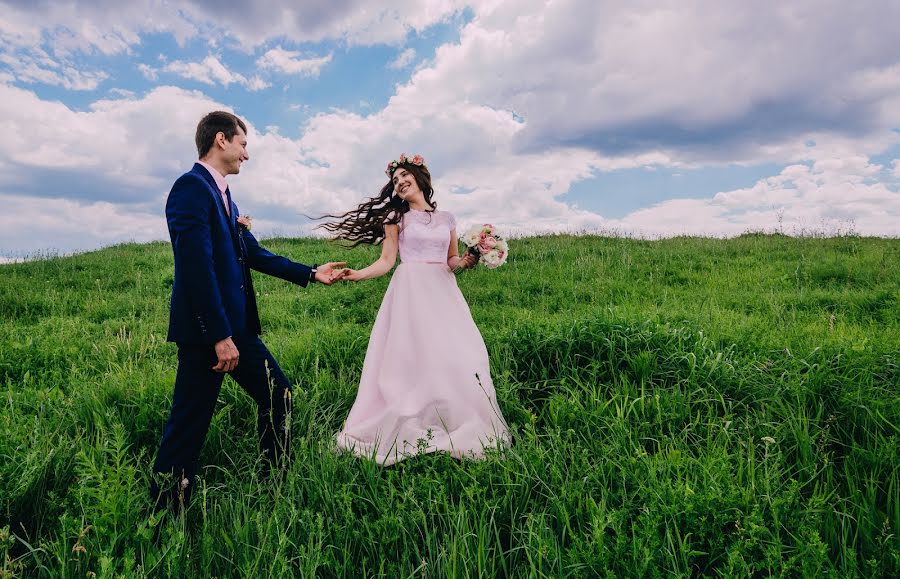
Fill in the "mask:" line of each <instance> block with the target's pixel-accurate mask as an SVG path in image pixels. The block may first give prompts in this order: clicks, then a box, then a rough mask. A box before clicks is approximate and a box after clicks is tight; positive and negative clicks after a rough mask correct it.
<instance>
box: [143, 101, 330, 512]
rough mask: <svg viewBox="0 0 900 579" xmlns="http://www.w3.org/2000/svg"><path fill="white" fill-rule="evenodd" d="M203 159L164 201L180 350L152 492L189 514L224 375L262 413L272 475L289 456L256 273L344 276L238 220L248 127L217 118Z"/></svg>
mask: <svg viewBox="0 0 900 579" xmlns="http://www.w3.org/2000/svg"><path fill="white" fill-rule="evenodd" d="M196 142H197V152H198V154H199V156H200V160H199V161H198V162H197V163H196V164H195V165H194V167H193V168H192V169H191V170H190V171H188V172H187V173H185V174H184V175H182V176H181V177H179V178H178V180H177V181H175V184H174V185H173V186H172V190H171V191H170V192H169V198H168V201H167V202H166V221H167V222H168V225H169V236H170V238H171V240H172V252H173V253H174V257H175V278H174V282H173V284H172V301H171V305H170V310H169V335H168V340H169V341H170V342H175V343H176V344H177V345H178V370H177V373H176V375H175V392H174V395H173V397H172V408H171V410H170V412H169V418H168V420H167V421H166V425H165V428H164V429H163V435H162V441H161V442H160V445H159V451H158V452H157V455H156V461H155V463H154V464H153V478H152V482H151V485H150V493H151V496H152V498H153V500H154V501H155V505H156V509H158V510H162V509H165V508H166V507H167V506H171V508H173V509H174V510H178V509H179V508H180V507H181V506H183V505H186V504H187V502H188V500H189V498H190V494H191V491H192V490H193V486H194V476H195V474H196V472H197V462H198V459H199V456H200V449H201V447H202V446H203V440H204V438H206V432H207V430H208V429H209V423H210V420H211V419H212V414H213V408H215V405H216V399H217V398H218V395H219V390H220V388H221V386H222V380H223V379H224V377H225V374H230V375H231V377H232V378H233V379H234V380H235V382H237V383H238V384H239V385H240V386H241V388H243V389H244V390H245V391H246V392H247V394H249V395H250V396H251V397H252V398H253V400H254V401H255V402H256V404H257V408H258V415H257V433H258V436H259V445H260V448H261V450H262V453H263V455H264V457H265V463H264V464H265V469H266V470H267V471H268V469H269V468H270V466H271V465H272V464H276V465H277V464H278V463H279V462H280V461H281V460H282V454H284V452H285V450H286V449H287V448H288V446H287V442H288V440H287V439H288V436H289V434H290V433H289V432H287V431H286V429H285V418H286V416H287V414H288V413H289V412H290V401H291V384H290V382H288V379H287V378H286V377H285V375H284V373H283V372H282V371H281V368H279V367H278V363H277V362H275V358H273V357H272V354H270V353H269V350H268V349H267V348H266V346H265V344H263V342H262V340H260V339H259V334H260V332H261V328H260V323H259V313H258V311H257V307H256V293H255V292H254V291H253V279H252V278H251V277H250V270H251V269H255V270H257V271H261V272H263V273H265V274H268V275H272V276H275V277H280V278H282V279H285V280H287V281H290V282H293V283H295V284H298V285H301V286H304V287H305V286H306V285H307V284H309V283H312V282H316V283H321V284H324V285H331V284H332V283H333V282H334V281H336V280H337V279H340V278H341V277H343V273H342V272H341V271H334V272H333V270H334V269H335V267H339V266H342V265H344V264H343V263H327V264H325V265H322V266H319V267H318V268H317V267H315V266H313V267H309V266H306V265H302V264H300V263H296V262H293V261H291V260H289V259H287V258H284V257H280V256H278V255H274V254H272V253H270V252H269V251H267V250H266V249H264V248H262V247H260V245H259V243H258V242H257V241H256V239H255V238H254V237H253V235H252V234H251V233H250V231H249V230H248V229H246V228H244V227H242V226H241V225H240V224H239V223H238V221H237V219H238V217H239V213H238V208H237V206H236V205H235V204H234V202H233V201H232V200H231V192H230V190H229V189H228V184H227V183H226V181H225V178H226V176H228V175H237V174H238V173H239V172H240V170H241V164H242V163H243V162H244V161H246V160H248V159H249V158H250V155H249V154H248V153H247V127H246V125H245V124H244V122H243V121H242V120H241V119H239V118H238V117H236V116H235V115H233V114H231V113H227V112H222V111H216V112H212V113H209V114H208V115H206V116H205V117H203V119H201V121H200V123H199V124H198V125H197V134H196Z"/></svg>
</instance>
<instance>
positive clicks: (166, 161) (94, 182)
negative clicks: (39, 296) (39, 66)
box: [0, 85, 225, 239]
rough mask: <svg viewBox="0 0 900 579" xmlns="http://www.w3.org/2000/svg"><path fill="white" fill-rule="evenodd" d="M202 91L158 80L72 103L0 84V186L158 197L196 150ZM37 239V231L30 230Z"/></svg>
mask: <svg viewBox="0 0 900 579" xmlns="http://www.w3.org/2000/svg"><path fill="white" fill-rule="evenodd" d="M217 108H225V107H224V106H223V105H221V104H218V103H216V102H215V101H212V100H211V99H208V98H206V97H204V96H203V95H201V94H199V93H196V92H190V91H184V90H181V89H177V88H173V87H161V88H159V89H156V90H154V91H153V92H151V93H149V94H147V95H146V96H145V97H144V98H142V99H132V98H125V99H114V100H101V101H97V102H95V103H93V105H91V107H90V110H88V111H84V112H79V111H74V110H72V109H70V108H68V107H67V106H65V105H64V104H62V103H59V102H52V101H44V100H41V99H39V98H38V97H37V96H36V95H35V94H34V93H32V92H30V91H25V90H22V89H18V88H15V87H11V86H6V85H0V119H3V126H4V128H5V131H6V133H5V134H6V137H5V138H4V139H3V140H2V141H0V194H8V195H18V196H23V195H31V196H34V197H47V198H67V199H72V200H77V199H81V200H94V201H108V202H112V203H120V204H126V205H127V204H136V203H138V204H139V203H148V202H150V203H152V202H159V200H160V199H163V198H164V195H165V192H166V191H168V187H169V186H170V185H171V182H170V181H171V179H172V175H173V174H175V173H176V172H177V171H178V170H179V169H183V168H184V166H185V163H186V162H187V161H188V160H190V159H194V158H196V155H197V154H196V150H195V149H194V146H193V130H194V127H196V125H197V120H198V119H199V118H200V117H201V116H202V115H203V114H205V113H207V112H209V111H210V110H214V109H217ZM33 239H38V238H33Z"/></svg>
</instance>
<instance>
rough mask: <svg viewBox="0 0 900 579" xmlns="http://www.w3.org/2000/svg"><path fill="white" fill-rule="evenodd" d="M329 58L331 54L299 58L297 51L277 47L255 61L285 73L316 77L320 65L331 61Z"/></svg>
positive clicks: (262, 65)
mask: <svg viewBox="0 0 900 579" xmlns="http://www.w3.org/2000/svg"><path fill="white" fill-rule="evenodd" d="M331 58H332V55H331V54H329V55H326V56H320V57H315V58H301V54H300V53H299V52H296V51H291V50H284V49H283V48H281V47H278V48H273V49H271V50H269V51H268V52H266V53H265V54H264V55H262V56H261V57H260V58H259V60H257V61H256V65H257V66H259V67H261V68H267V69H271V70H275V71H277V72H282V73H285V74H293V75H298V76H306V77H317V76H319V71H321V70H322V67H323V66H325V65H326V64H328V63H329V62H331Z"/></svg>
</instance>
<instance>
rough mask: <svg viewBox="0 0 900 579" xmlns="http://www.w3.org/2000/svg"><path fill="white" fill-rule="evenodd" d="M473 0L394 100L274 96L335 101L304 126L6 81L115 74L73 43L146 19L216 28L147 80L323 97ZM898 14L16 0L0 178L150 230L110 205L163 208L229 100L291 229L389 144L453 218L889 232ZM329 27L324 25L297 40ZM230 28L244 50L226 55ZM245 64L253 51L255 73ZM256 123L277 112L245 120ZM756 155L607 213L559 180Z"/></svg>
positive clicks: (269, 206) (651, 230) (409, 51)
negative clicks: (645, 203)
mask: <svg viewBox="0 0 900 579" xmlns="http://www.w3.org/2000/svg"><path fill="white" fill-rule="evenodd" d="M464 7H468V9H469V10H470V12H469V14H470V15H471V18H470V21H469V22H468V24H466V25H465V26H464V27H463V28H462V29H461V30H460V31H459V32H460V33H459V40H458V42H457V41H453V42H450V43H447V44H445V45H443V46H440V47H438V48H437V50H436V52H435V54H434V56H433V57H432V56H431V53H430V52H428V53H427V56H426V58H425V59H424V63H423V64H419V65H418V66H417V68H416V70H415V72H414V73H413V74H412V75H411V77H410V78H409V79H408V80H407V81H405V82H403V83H402V84H400V85H399V86H396V87H389V88H390V89H393V91H394V92H393V95H392V96H391V97H390V99H389V101H388V102H387V104H386V105H383V104H380V103H384V102H385V101H384V99H385V95H384V94H374V93H373V94H372V95H371V97H370V95H369V94H359V95H357V94H356V93H353V94H352V95H351V96H352V97H353V98H352V99H346V100H344V101H342V102H347V103H359V109H358V110H363V111H365V113H364V114H363V113H353V112H348V111H343V110H336V109H327V106H328V102H327V101H325V105H324V106H323V105H322V104H321V101H322V100H324V99H321V98H319V96H320V95H317V94H315V93H310V94H311V96H314V98H312V99H310V100H309V101H308V102H304V103H302V104H296V105H290V104H287V103H290V102H291V101H296V100H297V99H298V98H299V97H298V96H297V95H294V94H287V93H285V94H286V97H285V98H284V99H283V100H281V101H278V102H280V103H281V105H280V106H281V107H283V108H284V107H287V108H288V109H289V111H292V112H297V111H303V112H304V113H309V112H310V111H313V110H323V108H325V109H327V110H329V112H328V113H322V114H318V115H316V116H314V117H312V118H311V119H308V120H307V119H303V121H304V123H305V124H303V125H302V126H301V127H300V134H299V136H297V137H296V138H289V137H285V136H282V135H281V134H279V130H280V129H284V133H286V134H294V133H293V130H294V127H293V126H290V125H291V124H293V123H294V122H295V119H297V118H298V116H299V115H294V114H289V115H288V118H289V119H290V121H285V120H284V117H281V119H279V117H278V116H277V114H275V113H273V111H271V110H268V109H267V110H265V111H261V110H260V109H258V108H256V109H254V106H259V105H254V103H255V102H257V101H258V100H261V99H257V96H258V95H246V94H244V93H243V92H241V91H235V92H231V91H222V92H223V94H227V95H228V96H229V98H232V99H235V100H234V102H227V103H224V104H222V103H218V102H216V101H215V100H213V99H211V98H209V97H207V96H206V95H204V94H202V93H200V92H193V91H186V90H182V89H179V88H175V87H171V86H163V87H159V88H157V89H155V90H152V91H151V92H149V93H142V92H141V90H140V89H135V90H134V91H133V92H128V91H122V92H119V91H117V90H115V89H114V90H113V91H111V92H110V93H108V94H113V95H116V96H119V95H121V96H122V97H124V98H115V99H110V100H100V101H96V102H94V103H93V104H90V105H85V104H84V103H85V101H84V100H83V98H84V97H83V96H82V100H80V101H72V102H78V104H77V105H71V106H70V105H65V104H62V103H60V102H53V101H51V100H44V99H41V98H38V97H37V96H36V95H35V94H34V93H32V92H30V91H27V90H22V88H16V87H13V86H10V83H13V82H15V83H18V84H19V85H22V84H24V83H35V84H37V83H42V84H49V85H53V86H58V87H63V88H66V89H68V90H93V89H97V88H99V87H101V85H102V84H103V83H104V82H105V81H107V76H106V74H107V73H106V72H105V71H103V70H97V71H93V72H92V71H91V70H90V68H88V67H85V66H82V65H81V62H82V61H80V60H78V55H79V54H92V55H120V57H121V58H123V59H124V58H125V56H122V55H128V54H129V53H130V52H131V51H137V50H138V49H137V48H136V47H137V46H138V45H139V43H141V41H142V38H143V36H142V35H145V34H146V33H147V32H150V31H153V32H161V33H164V34H168V33H171V34H173V35H175V36H176V39H177V40H178V41H179V42H183V41H185V40H186V39H197V38H203V39H205V40H207V43H208V44H209V47H206V46H202V47H200V50H201V52H200V56H197V57H194V56H188V55H187V54H184V53H179V52H178V51H177V50H172V51H171V52H170V53H169V54H170V57H169V58H171V59H172V60H168V59H167V58H160V61H159V62H157V63H153V64H145V63H136V66H137V68H138V70H139V71H140V73H141V74H142V75H143V76H144V78H146V79H147V80H149V81H153V82H154V83H155V82H157V81H159V80H160V79H162V80H163V81H164V82H173V81H178V82H181V79H190V80H191V81H193V82H198V83H201V84H202V85H204V88H205V87H215V90H216V92H218V89H219V87H226V88H231V87H236V86H239V87H243V88H244V89H246V90H248V91H263V90H265V89H267V88H271V87H270V83H275V84H279V83H280V81H281V80H282V77H281V76H279V75H291V76H294V77H302V78H306V79H309V80H308V81H306V82H304V88H306V87H309V89H310V90H311V91H315V90H316V87H317V86H318V85H317V79H319V77H320V75H321V73H322V71H323V70H326V69H325V67H326V66H327V67H329V68H328V69H327V71H328V72H329V73H330V72H332V71H334V72H335V73H336V74H335V75H334V76H338V71H340V70H346V69H342V68H340V67H342V66H343V65H344V64H345V62H344V61H341V59H342V58H345V57H346V56H347V55H348V54H349V53H351V52H353V51H362V50H364V49H362V48H360V46H361V45H368V44H373V43H386V44H388V45H390V46H392V47H393V48H389V49H385V48H381V49H379V50H378V51H373V52H372V54H375V53H376V52H377V55H375V56H371V55H368V56H370V57H371V58H372V60H371V61H370V64H371V63H374V66H373V67H370V70H371V69H375V70H377V71H380V72H379V74H382V75H383V76H385V77H389V78H396V76H397V75H396V73H391V74H384V72H385V71H384V70H383V69H381V67H382V66H384V63H385V56H384V55H385V53H386V52H387V53H388V54H392V55H393V60H392V61H390V62H389V63H387V66H388V67H389V68H392V69H395V70H400V69H406V68H411V67H412V66H413V65H414V64H415V62H416V60H417V59H419V60H423V59H422V58H421V57H422V56H423V55H419V54H417V52H416V50H415V49H413V48H411V47H408V45H407V41H409V36H410V34H411V32H413V31H423V30H425V29H427V28H428V27H429V26H432V25H434V24H435V23H437V22H442V21H445V20H446V19H448V18H450V17H451V16H453V15H454V14H457V13H458V12H459V11H460V10H461V9H463V8H464ZM148 15H152V18H148V17H147V16H148ZM212 15H215V17H214V18H213V16H212ZM213 20H215V21H213ZM898 20H900V4H897V3H896V2H888V1H885V2H872V3H868V4H867V5H866V7H865V9H862V8H860V7H857V6H856V5H854V4H852V3H844V4H839V3H838V4H834V5H830V6H829V9H828V10H822V9H821V6H820V4H819V3H818V2H815V1H814V0H793V1H792V2H790V3H776V2H763V3H757V4H754V5H753V6H750V5H749V4H746V3H745V2H741V1H739V0H726V1H723V2H701V1H699V0H687V1H676V0H656V1H650V0H642V1H640V2H637V3H631V4H627V5H623V4H622V3H613V2H604V1H597V0H554V1H552V2H551V1H549V0H516V1H513V0H484V1H481V0H472V1H471V2H463V1H457V0H447V1H442V0H426V1H423V2H417V3H406V4H405V5H403V6H399V5H397V4H396V3H395V2H389V1H388V0H375V1H370V2H363V1H362V0H340V1H338V2H334V1H325V0H313V1H310V2H304V3H296V2H293V3H289V2H286V1H284V2H273V3H258V4H253V3H250V4H247V3H244V4H239V3H233V2H226V3H222V2H216V3H213V2H212V0H183V1H180V2H178V1H176V2H170V1H165V2H164V1H163V0H136V1H135V2H133V3H130V4H123V3H120V2H114V1H113V0H98V1H97V2H92V3H86V2H76V1H75V0H62V1H60V2H53V3H25V2H21V3H18V4H14V5H12V6H11V7H9V9H8V10H6V11H5V12H3V13H2V14H0V40H2V41H3V42H4V43H5V48H0V123H2V126H3V127H4V129H5V131H6V133H5V134H6V135H7V138H6V140H5V142H0V195H5V196H7V199H9V200H15V201H16V202H17V203H18V202H23V203H24V201H22V200H24V199H26V198H35V199H36V200H35V202H34V208H35V209H33V212H34V215H35V216H37V215H38V214H39V213H40V212H41V211H47V212H48V219H50V217H52V216H54V215H57V213H56V210H55V209H54V208H53V207H54V205H53V203H52V202H51V201H47V200H58V199H68V200H69V201H71V202H72V203H74V204H75V206H73V207H71V208H70V209H71V211H73V212H75V213H76V214H78V215H83V218H84V219H88V220H90V219H92V217H91V215H93V214H94V213H93V212H91V211H84V213H83V214H82V213H79V212H80V211H81V210H82V208H84V207H89V206H92V205H91V204H97V203H108V204H109V205H110V206H109V207H107V206H102V209H98V211H97V212H96V214H97V215H98V217H96V222H97V223H98V224H100V225H98V226H99V227H101V228H102V227H103V224H102V222H101V217H100V216H101V215H103V216H105V217H103V219H109V220H118V219H119V218H121V221H122V222H124V223H129V224H130V225H129V227H131V228H132V230H131V231H136V230H135V229H133V228H138V229H140V228H149V227H150V226H149V225H141V224H140V223H139V222H137V221H135V222H130V221H128V219H127V218H126V217H124V216H126V215H137V214H146V215H150V214H153V213H154V212H155V211H158V212H161V207H162V201H163V199H164V198H165V194H166V192H167V190H168V187H169V186H170V184H171V182H172V180H173V179H174V178H175V177H177V176H178V174H180V173H181V172H182V171H184V170H185V169H187V168H188V167H189V166H190V162H191V160H192V159H194V158H195V157H196V154H195V151H194V150H193V130H194V127H195V126H196V122H197V120H198V119H199V118H200V117H201V116H202V115H203V114H204V113H206V112H208V111H209V110H212V109H214V108H225V109H228V108H229V106H237V107H238V109H239V110H241V111H242V113H244V114H246V115H247V118H245V120H246V121H248V123H249V124H250V125H251V134H250V151H251V161H250V162H249V163H247V164H245V166H244V170H243V171H242V174H241V175H240V176H236V177H234V178H232V181H233V190H234V191H235V196H236V199H237V200H238V202H239V203H240V204H241V207H242V209H243V210H245V211H247V212H250V213H252V214H254V215H255V216H257V218H258V227H260V230H261V231H263V232H265V231H270V230H271V229H273V228H276V229H281V230H283V231H290V232H296V231H297V230H298V228H300V227H305V226H304V225H301V224H303V223H304V219H303V218H302V216H301V213H306V214H312V215H316V214H321V213H325V212H333V211H339V210H343V209H347V208H349V207H352V206H353V205H354V204H355V203H356V202H358V201H359V200H361V199H362V198H364V197H366V196H369V195H372V194H374V193H375V192H377V190H378V189H379V188H380V186H381V185H382V184H383V183H382V181H383V179H384V177H383V174H382V170H383V166H384V164H385V163H386V161H387V160H388V159H390V158H392V157H396V155H397V154H399V153H400V152H401V151H403V152H407V153H422V154H424V155H425V156H426V158H427V160H428V163H429V166H430V167H431V169H432V172H433V174H434V177H435V187H436V191H437V197H436V198H437V201H438V202H439V204H440V206H441V208H444V209H449V210H451V211H453V212H455V213H457V216H458V217H459V219H460V223H461V224H462V225H466V224H468V223H473V222H477V221H482V220H489V221H492V222H495V223H497V224H498V225H500V226H504V227H507V228H509V229H510V230H514V231H520V230H522V229H523V228H528V229H530V230H560V229H575V230H579V229H589V228H597V227H605V228H613V229H620V230H623V231H637V232H645V233H648V234H673V233H696V234H710V233H718V234H732V233H741V232H743V231H745V230H747V229H771V228H774V227H775V225H776V224H777V223H781V224H782V225H783V227H785V228H789V227H795V228H801V227H818V226H820V225H821V224H842V223H849V222H851V221H852V222H853V223H854V224H855V227H856V228H857V229H858V230H859V231H861V232H863V233H894V234H898V233H900V231H898V225H896V224H897V223H900V212H898V211H900V210H898V208H897V195H898V192H897V185H898V183H897V179H900V161H894V162H893V163H892V164H890V166H888V167H882V166H879V165H877V164H876V163H875V162H874V161H873V160H872V159H874V158H882V155H884V154H885V153H886V152H887V151H893V150H894V149H892V147H894V146H896V145H897V144H898V143H900V133H898V132H897V130H898V128H900V37H898V36H897V35H896V34H894V31H893V27H894V25H893V23H894V22H896V21H898ZM860 31H865V33H864V34H863V33H860ZM322 39H332V40H333V42H331V43H330V44H327V45H321V46H315V47H313V48H308V43H315V42H319V41H321V40H322ZM836 39H838V40H840V42H838V41H837V40H836ZM236 43H237V44H239V45H240V48H241V49H242V50H244V51H245V52H244V54H242V55H240V58H235V59H234V61H232V60H230V59H229V60H226V57H225V56H223V54H224V55H234V54H235V48H237V47H236V46H235V44H236ZM196 44H197V43H194V45H193V46H192V47H191V50H196V49H197V46H196ZM304 44H306V45H307V47H306V48H304V50H302V51H301V50H290V49H288V48H285V47H288V46H292V45H293V46H296V45H300V46H303V45H304ZM422 44H423V45H427V42H423V43H422ZM419 46H420V45H419V44H416V47H417V48H418V47H419ZM420 50H422V51H423V53H424V52H425V51H426V50H428V51H430V48H428V49H426V48H422V49H420ZM208 52H211V53H210V54H209V56H206V57H205V58H203V55H204V54H207V53H208ZM154 53H155V50H154ZM359 54H360V53H356V54H354V55H353V58H354V59H355V58H356V57H357V56H359ZM350 60H351V59H348V62H349V61H350ZM239 62H244V63H245V64H247V65H249V67H250V68H252V67H253V63H254V62H255V64H256V67H257V69H258V72H259V74H256V72H257V71H250V72H248V71H247V70H246V69H245V68H238V66H239V65H237V64H235V63H239ZM352 62H353V63H354V65H355V64H356V63H358V62H360V61H358V60H353V61H352ZM327 76H328V77H329V80H330V79H331V76H332V75H330V74H329V75H327ZM276 79H277V80H276ZM113 81H115V85H116V86H117V87H120V88H122V89H125V88H127V89H132V88H133V87H131V86H127V87H123V86H121V83H119V82H117V79H115V78H113ZM318 82H319V83H320V84H324V82H323V81H322V80H319V81H318ZM283 89H284V87H283V86H278V87H277V88H276V89H275V90H283ZM379 90H381V89H379ZM210 92H213V89H210ZM273 92H274V91H273ZM264 94H265V96H269V95H270V94H271V93H264ZM387 94H391V93H387ZM357 97H359V98H357ZM316 98H319V102H317V101H316ZM267 102H269V103H271V102H276V99H271V100H269V101H267ZM309 103H313V104H312V105H311V104H309ZM346 106H352V105H349V104H348V105H346ZM255 121H260V122H262V123H264V124H266V125H271V127H269V126H267V127H266V128H265V129H264V130H262V131H260V132H258V133H257V132H254V131H253V130H252V129H253V123H254V122H255ZM279 122H281V123H282V126H280V127H279V126H278V123H279ZM894 156H896V155H894ZM761 162H766V163H772V164H775V165H777V166H778V167H779V168H780V167H784V169H783V170H782V171H781V172H778V171H777V170H775V171H773V172H775V173H778V174H775V175H772V176H771V177H769V178H767V179H763V180H760V181H759V182H758V183H756V184H754V185H753V186H751V187H747V188H744V189H736V190H732V191H723V192H721V193H719V194H717V195H715V196H714V197H713V198H710V199H705V200H704V199H699V200H698V199H672V200H669V201H667V202H664V203H662V204H659V205H656V206H654V207H649V208H644V209H641V210H640V211H635V212H633V213H631V214H630V215H628V216H626V217H625V218H623V219H619V220H607V219H604V218H603V216H601V215H598V214H596V213H593V212H591V211H587V210H584V209H579V208H577V207H573V206H571V205H568V204H566V203H564V202H563V201H562V199H564V195H565V194H566V193H568V192H569V191H570V190H571V188H572V186H573V185H574V184H576V183H579V182H582V181H584V180H587V179H590V178H591V177H592V176H594V175H596V174H598V173H601V172H605V171H614V170H616V169H620V168H638V167H655V166H659V167H669V168H671V167H685V168H692V169H694V170H702V168H703V167H705V166H708V165H710V164H716V163H736V164H757V163H761ZM596 194H597V195H601V194H602V195H615V194H616V192H615V191H602V192H597V193H596ZM98 207H101V206H98ZM29 211H30V210H29ZM104 211H106V212H107V213H103V212H104ZM160 215H161V213H160ZM117 216H118V217H117ZM54 219H55V217H54ZM46 223H47V224H46V231H47V232H48V233H47V234H46V235H47V237H44V234H43V233H41V235H40V236H37V237H35V236H30V239H32V240H51V239H53V237H52V230H53V228H54V227H56V225H54V223H55V222H53V221H52V220H51V221H47V222H46ZM147 223H150V222H149V221H148V222H147ZM154 223H155V222H154ZM92 225H93V224H92ZM2 226H8V227H13V228H14V227H16V224H15V223H9V222H4V223H2ZM828 226H829V227H830V226H831V225H828ZM153 227H156V226H155V225H154V226H153ZM41 231H44V230H41ZM60 231H61V232H64V231H66V230H65V229H64V228H60ZM111 231H113V230H111ZM114 231H118V230H114ZM141 231H143V229H141ZM148 231H149V229H148ZM20 233H21V235H22V239H25V238H29V234H28V233H27V232H24V231H20ZM129 234H131V235H136V234H135V233H129ZM60 235H63V234H62V233H61V234H60ZM65 235H68V234H65ZM91 235H92V236H93V237H91V239H95V240H100V241H102V240H104V239H112V238H107V237H103V235H106V234H105V233H103V232H99V231H95V232H94V233H92V234H91ZM115 235H125V233H122V232H118V233H115ZM4 239H5V240H10V241H4V243H12V242H13V241H11V240H13V239H14V237H7V238H4ZM66 239H68V238H66ZM104 243H105V241H104Z"/></svg>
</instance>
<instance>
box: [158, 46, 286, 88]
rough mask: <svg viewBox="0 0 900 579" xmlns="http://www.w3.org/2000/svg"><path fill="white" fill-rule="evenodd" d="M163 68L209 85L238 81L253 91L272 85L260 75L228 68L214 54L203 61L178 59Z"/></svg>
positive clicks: (226, 85)
mask: <svg viewBox="0 0 900 579" xmlns="http://www.w3.org/2000/svg"><path fill="white" fill-rule="evenodd" d="M162 70H163V71H165V72H171V73H173V74H177V75H178V76H181V77H182V78H186V79H190V80H194V81H197V82H202V83H204V84H209V85H216V84H221V85H222V86H225V87H228V85H230V84H233V83H236V84H239V85H241V86H243V87H245V88H247V89H248V90H251V91H253V90H262V89H264V88H268V87H269V86H270V85H269V84H268V83H266V82H265V81H263V80H262V79H261V78H259V77H253V78H250V79H248V78H247V77H245V76H243V75H242V74H238V73H236V72H232V71H230V70H228V68H226V67H225V65H224V64H222V62H221V61H220V60H219V59H218V58H217V57H215V56H212V55H210V56H207V57H206V58H204V59H203V61H202V62H184V61H180V60H176V61H174V62H170V63H168V64H166V65H165V66H163V68H162Z"/></svg>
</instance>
